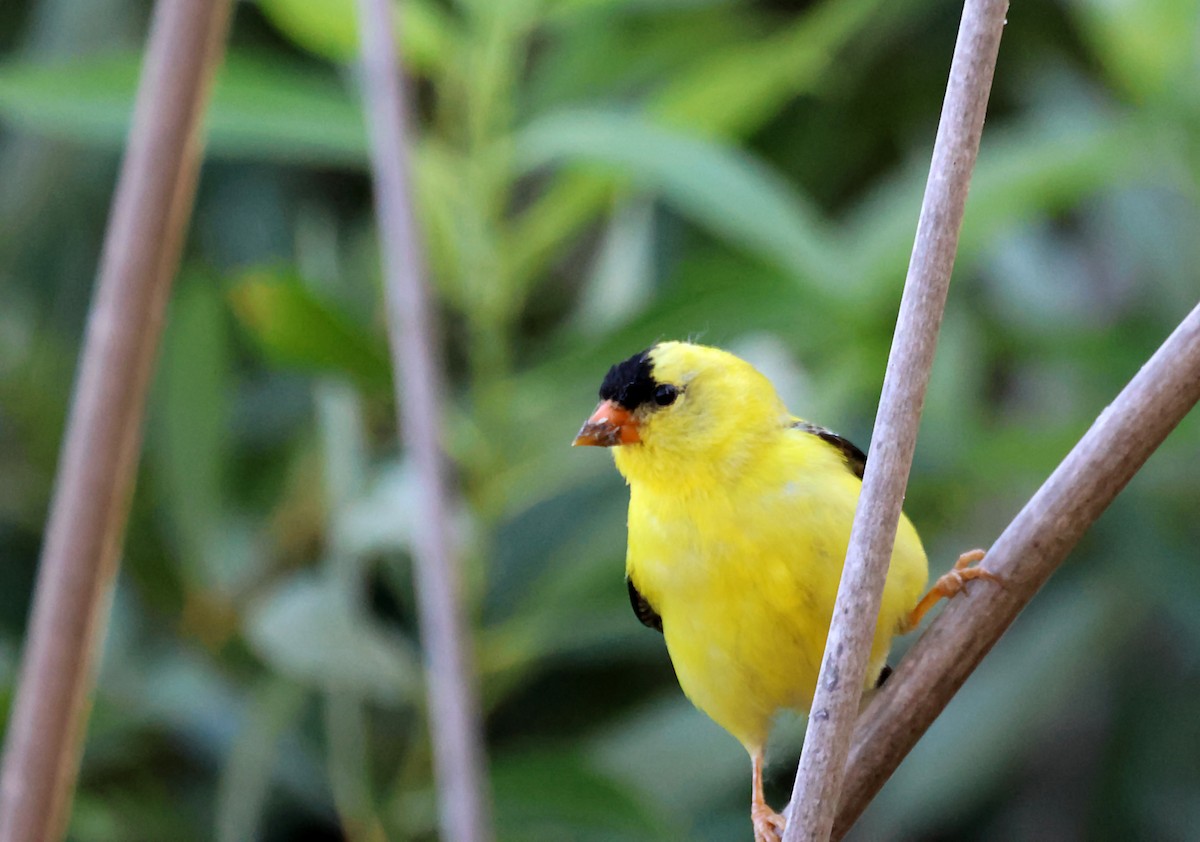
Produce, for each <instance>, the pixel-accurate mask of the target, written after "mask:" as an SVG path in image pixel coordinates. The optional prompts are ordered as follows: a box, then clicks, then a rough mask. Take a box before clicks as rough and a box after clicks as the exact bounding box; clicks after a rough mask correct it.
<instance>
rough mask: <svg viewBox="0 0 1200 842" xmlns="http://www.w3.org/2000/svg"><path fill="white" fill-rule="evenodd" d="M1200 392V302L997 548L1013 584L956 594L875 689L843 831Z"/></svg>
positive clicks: (852, 772)
mask: <svg viewBox="0 0 1200 842" xmlns="http://www.w3.org/2000/svg"><path fill="white" fill-rule="evenodd" d="M1197 401H1200V306H1197V307H1196V309H1194V310H1192V312H1191V313H1190V314H1189V315H1188V317H1187V318H1186V319H1184V321H1183V323H1182V324H1180V326H1179V327H1178V328H1176V329H1175V332H1174V333H1172V334H1171V336H1170V337H1168V339H1167V341H1166V342H1164V343H1163V345H1162V347H1160V348H1159V349H1158V351H1157V352H1155V354H1154V356H1153V357H1151V358H1150V361H1149V362H1147V363H1146V365H1145V366H1143V367H1142V370H1141V371H1139V372H1138V373H1137V375H1136V376H1135V377H1134V378H1133V380H1131V381H1130V382H1129V385H1128V386H1126V387H1125V389H1124V390H1122V392H1121V394H1120V395H1118V396H1117V399H1116V400H1114V401H1113V402H1112V404H1111V405H1110V406H1108V408H1106V409H1105V410H1104V411H1103V412H1102V413H1100V417H1099V418H1097V419H1096V421H1095V423H1094V424H1092V427H1091V429H1089V430H1088V431H1087V433H1086V434H1085V435H1084V437H1083V438H1082V439H1080V441H1079V443H1078V444H1077V445H1075V448H1074V449H1073V450H1072V451H1071V452H1070V453H1069V454H1068V455H1067V458H1066V459H1064V460H1063V462H1062V464H1060V465H1059V466H1058V468H1057V469H1056V470H1055V471H1054V473H1053V474H1051V475H1050V478H1049V479H1047V480H1046V482H1045V484H1044V485H1042V487H1041V488H1040V489H1038V492H1037V493H1036V494H1034V495H1033V498H1032V499H1030V501H1029V502H1028V503H1026V504H1025V507H1024V508H1023V509H1021V511H1020V513H1019V514H1018V515H1017V516H1016V518H1015V519H1014V520H1013V522H1012V523H1011V524H1009V526H1008V528H1007V529H1005V530H1004V532H1003V533H1002V534H1001V535H1000V537H999V538H998V539H996V543H995V544H993V545H992V548H991V549H990V550H988V554H987V558H986V559H985V560H984V566H986V567H987V568H988V570H990V571H991V572H993V573H995V574H997V575H999V576H1000V577H1001V578H1003V579H1004V581H1005V587H1003V588H1001V587H998V586H995V585H984V584H982V583H981V584H980V585H979V586H978V587H975V588H973V589H972V591H971V594H970V597H969V598H963V597H959V598H957V599H955V600H954V601H952V602H950V603H949V604H948V605H947V606H946V608H945V610H944V611H942V613H941V615H940V616H939V617H938V618H937V619H936V620H935V621H934V622H933V624H932V625H931V626H930V627H929V629H928V630H927V631H926V632H925V634H924V635H922V637H921V639H920V640H918V641H917V643H916V644H915V645H914V646H913V648H912V649H911V650H909V653H908V655H907V656H906V657H905V658H904V660H903V661H902V662H901V663H900V666H899V667H898V668H897V669H896V671H895V673H893V674H892V676H891V678H889V679H888V682H887V684H886V685H884V688H883V689H882V690H881V691H880V692H879V693H878V694H876V696H875V698H874V699H873V700H872V701H871V704H870V705H869V706H868V707H867V709H866V711H864V713H863V716H862V718H861V720H860V722H859V725H858V727H857V729H856V730H855V732H854V744H853V746H852V748H851V751H850V760H849V766H848V770H847V774H846V786H845V790H844V791H843V795H842V801H841V803H840V805H839V807H838V815H837V822H836V824H835V828H834V837H835V838H839V839H840V838H841V837H842V836H844V835H845V833H846V832H847V831H848V830H849V829H850V826H851V825H852V824H854V822H855V821H856V820H857V819H858V817H859V816H860V815H861V814H862V811H863V810H864V809H865V808H866V806H867V804H868V803H869V802H870V800H871V799H872V798H874V797H875V793H877V792H878V791H879V789H880V787H882V786H883V784H884V782H885V781H886V780H887V779H888V778H889V777H891V774H892V772H894V771H895V770H896V767H897V766H899V765H900V761H901V760H903V759H904V757H905V756H906V755H907V754H908V752H909V751H911V750H912V747H913V746H914V745H916V742H917V740H918V739H920V738H921V735H922V734H924V733H925V731H926V730H928V728H929V726H930V724H932V722H933V720H934V719H936V718H937V716H938V714H940V713H941V712H942V711H943V710H944V709H945V707H946V705H947V704H948V703H949V701H950V699H951V698H952V697H953V696H954V694H955V693H956V692H958V689H959V688H960V687H961V686H962V685H963V682H964V681H966V680H967V677H968V676H969V675H970V674H971V673H972V672H973V671H974V669H975V667H976V666H978V664H979V662H980V660H982V659H983V656H984V655H986V654H987V653H988V651H989V650H990V649H991V648H992V646H993V645H994V644H995V643H996V641H997V640H999V639H1000V635H1002V634H1003V633H1004V630H1005V629H1007V628H1008V626H1009V625H1010V624H1011V623H1012V621H1013V620H1014V619H1016V616H1017V614H1018V613H1020V611H1021V609H1022V608H1024V607H1025V605H1026V603H1028V602H1029V600H1030V599H1032V598H1033V595H1034V594H1035V593H1036V592H1037V591H1038V589H1039V588H1041V586H1042V585H1043V584H1045V582H1046V580H1047V579H1049V578H1050V574H1051V573H1053V572H1054V570H1055V569H1056V568H1057V567H1058V565H1059V564H1060V563H1061V562H1062V560H1063V559H1064V558H1066V555H1067V553H1068V552H1069V551H1070V550H1071V548H1072V547H1074V546H1075V544H1076V543H1078V541H1079V539H1080V538H1081V537H1082V536H1083V533H1084V532H1085V531H1086V530H1087V529H1088V527H1090V526H1091V525H1092V524H1093V523H1094V522H1095V521H1096V519H1097V518H1098V517H1099V516H1100V514H1101V513H1102V512H1103V511H1104V510H1105V509H1106V508H1107V507H1108V505H1109V503H1111V502H1112V501H1113V498H1115V497H1116V496H1117V494H1118V493H1119V492H1120V491H1121V489H1122V488H1124V487H1125V484H1126V483H1127V482H1129V480H1130V478H1131V477H1132V476H1133V475H1134V474H1135V473H1137V471H1138V469H1139V468H1141V466H1142V465H1143V464H1145V462H1146V460H1147V459H1148V458H1149V457H1150V454H1151V453H1153V452H1154V451H1155V450H1156V449H1157V448H1158V446H1159V445H1160V444H1161V443H1162V441H1163V439H1165V438H1166V437H1167V434H1168V433H1170V432H1171V430H1172V429H1174V428H1175V426H1176V425H1178V424H1179V422H1180V421H1181V420H1183V417H1184V416H1185V415H1187V413H1188V412H1189V411H1190V410H1191V408H1192V407H1193V406H1195V404H1196V402H1197Z"/></svg>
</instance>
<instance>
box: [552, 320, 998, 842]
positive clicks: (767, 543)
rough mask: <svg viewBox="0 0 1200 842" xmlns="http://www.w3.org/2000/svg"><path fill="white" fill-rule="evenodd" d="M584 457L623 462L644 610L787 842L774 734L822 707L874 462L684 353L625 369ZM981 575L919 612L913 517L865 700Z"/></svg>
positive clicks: (920, 557)
mask: <svg viewBox="0 0 1200 842" xmlns="http://www.w3.org/2000/svg"><path fill="white" fill-rule="evenodd" d="M575 444H577V445H596V446H601V447H611V448H613V455H614V458H615V460H616V465H617V469H618V470H619V471H620V472H621V474H622V475H623V476H624V477H625V480H626V482H627V483H628V484H629V548H628V553H627V556H626V581H627V584H628V588H629V597H630V601H631V602H632V604H633V610H634V612H635V613H636V615H637V617H638V619H639V620H641V621H642V623H644V624H645V625H647V626H650V627H651V628H654V629H657V630H659V631H661V632H662V633H663V635H664V636H665V638H666V643H667V650H668V652H669V654H670V657H671V662H672V663H673V664H674V667H675V674H676V676H677V677H678V679H679V684H680V686H681V687H682V688H683V691H684V693H686V694H687V697H688V698H689V699H691V701H692V703H693V704H695V705H696V707H698V708H700V709H701V710H702V711H704V712H705V713H707V714H708V715H709V716H710V717H712V719H713V720H715V721H716V722H717V724H718V725H720V726H721V727H723V728H724V729H725V730H726V731H728V732H729V733H730V734H732V735H733V736H734V737H736V738H737V739H738V740H739V741H740V742H741V743H742V745H743V746H745V748H746V751H747V752H748V753H749V754H750V758H751V766H752V796H751V819H752V821H753V825H754V834H755V839H756V840H758V842H778V840H779V838H780V836H781V834H782V831H783V827H784V819H783V817H782V816H780V815H779V814H777V813H775V812H774V811H773V810H772V809H771V808H770V807H769V806H768V805H767V803H766V801H765V800H764V798H763V791H762V769H763V750H764V746H765V745H766V742H767V732H768V730H769V728H770V723H771V719H772V717H773V716H774V714H775V713H776V712H777V711H779V710H780V709H781V708H795V709H801V710H807V709H808V708H809V706H810V705H811V703H812V698H813V691H814V688H815V686H816V682H817V672H818V670H819V669H820V666H821V657H822V653H823V651H824V648H825V638H826V636H827V634H828V630H829V623H830V618H831V617H832V614H833V604H834V600H835V598H836V596H837V589H838V582H839V579H840V577H841V571H842V562H843V560H844V558H845V556H846V547H847V543H848V541H849V537H850V526H851V523H852V521H853V519H854V509H855V506H856V504H857V503H858V496H859V492H860V490H861V487H862V475H863V467H864V465H865V464H866V457H865V456H864V454H863V452H862V451H861V450H859V449H858V448H857V447H855V446H854V445H853V444H851V443H850V442H848V441H847V440H846V439H844V438H842V437H841V436H839V435H837V434H836V433H833V432H830V431H829V430H826V429H824V428H822V427H818V426H816V425H814V424H810V423H808V422H806V421H803V420H801V419H799V418H797V417H795V416H793V415H792V414H791V413H789V412H788V410H787V408H786V407H785V406H784V405H783V402H782V401H781V400H780V398H779V396H778V395H777V394H776V392H775V389H774V388H773V387H772V385H771V383H770V381H769V380H767V378H766V377H764V376H763V375H762V374H760V373H759V372H758V371H757V370H755V369H754V368H753V367H752V366H751V365H750V364H749V363H747V362H745V361H744V360H741V359H739V358H738V357H735V356H734V355H733V354H730V353H728V352H726V351H722V350H719V349H717V348H710V347H706V346H703V345H695V344H691V343H686V342H662V343H659V344H657V345H655V346H654V347H653V348H650V349H649V350H647V351H645V352H642V353H640V354H635V355H634V356H632V357H630V358H629V359H627V360H625V361H624V362H622V363H619V364H617V365H614V366H613V367H612V368H611V369H610V370H609V372H608V375H607V376H606V377H605V378H604V382H603V384H602V385H601V387H600V405H599V406H598V407H597V408H596V411H595V413H594V414H593V415H592V416H591V418H589V419H588V421H587V423H585V424H584V426H583V429H582V430H581V431H580V432H579V435H578V436H577V437H576V439H575ZM973 560H976V558H975V557H973V556H970V557H969V556H966V555H964V557H963V560H962V561H960V563H959V564H958V565H956V566H955V571H954V572H953V573H951V574H947V576H945V577H943V578H942V580H940V581H939V583H938V586H937V587H935V589H934V590H933V591H931V592H930V593H929V595H928V599H926V600H920V597H921V592H922V590H923V589H924V587H925V584H926V579H927V576H928V566H927V562H926V558H925V551H924V549H922V547H921V539H920V538H919V537H918V536H917V532H916V530H915V529H914V528H913V525H912V524H911V523H910V522H909V520H908V518H907V517H903V516H902V517H901V519H900V524H899V528H898V530H897V533H896V544H895V548H894V550H893V551H892V560H891V566H890V568H889V569H888V575H887V584H886V585H885V586H884V592H883V601H882V605H881V607H880V611H879V620H878V624H877V626H876V629H875V638H874V643H873V646H872V649H871V659H870V667H869V669H868V671H867V680H866V687H870V686H873V685H874V684H875V683H876V681H877V679H878V678H879V677H880V675H881V672H882V671H883V670H884V668H885V659H886V658H887V654H888V649H889V648H890V646H891V640H892V637H893V636H894V635H896V634H900V633H903V632H905V631H908V630H909V629H911V628H913V627H915V626H916V624H917V623H918V622H919V620H920V616H921V614H923V613H924V611H925V610H926V609H927V608H928V607H929V606H930V605H932V604H933V602H935V601H936V600H937V599H938V598H939V597H941V596H950V595H953V593H954V592H956V591H957V590H958V589H960V588H961V586H962V584H963V582H964V581H965V580H967V579H971V578H974V577H975V576H977V575H986V574H984V573H983V571H982V570H980V569H978V568H968V567H967V565H968V564H969V563H970V562H971V561H973ZM919 602H920V605H918V603H919Z"/></svg>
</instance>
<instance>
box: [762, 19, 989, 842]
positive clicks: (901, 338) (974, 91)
mask: <svg viewBox="0 0 1200 842" xmlns="http://www.w3.org/2000/svg"><path fill="white" fill-rule="evenodd" d="M1007 9H1008V2H1007V0H967V2H966V5H965V6H964V8H963V17H962V23H961V26H960V28H959V33H958V42H957V45H956V47H955V51H954V60H953V62H952V64H951V68H950V80H949V84H948V86H947V89H946V99H945V103H944V104H943V107H942V118H941V123H940V124H939V126H938V134H937V140H936V142H935V144H934V150H933V161H932V163H931V166H930V173H929V180H928V183H927V184H926V188H925V200H924V203H923V205H922V207H921V217H920V221H919V222H918V225H917V236H916V242H915V244H914V246H913V254H912V259H911V261H910V263H909V270H908V278H907V280H906V282H905V287H904V297H903V300H902V301H901V304H900V315H899V319H898V321H897V324H896V334H895V337H894V339H893V342H892V352H891V355H890V357H889V359H888V367H887V374H886V376H885V379H884V384H883V394H882V396H881V398H880V405H879V414H878V417H877V420H876V424H875V432H874V435H873V437H872V441H871V459H870V461H869V462H868V464H867V471H866V476H865V477H864V480H863V490H862V497H861V498H860V500H859V505H858V510H857V512H856V513H855V519H854V528H853V530H852V532H851V536H850V547H849V551H848V553H847V557H846V565H845V568H844V570H843V573H842V581H841V585H840V587H839V590H838V599H837V604H836V605H835V607H834V614H833V623H832V626H831V628H830V630H829V638H828V641H827V643H826V648H825V657H824V659H823V661H822V664H821V673H820V678H819V679H818V681H817V689H816V695H815V697H814V699H813V705H812V711H811V714H810V716H809V722H808V731H807V734H806V737H805V741H804V750H803V753H802V754H801V757H800V768H799V772H798V774H797V777H796V784H795V788H794V789H793V793H792V807H791V812H790V817H789V824H788V828H787V832H786V834H785V836H784V840H785V842H800V841H801V840H812V841H813V842H825V840H827V839H828V838H829V835H830V832H831V830H832V827H833V819H834V813H835V810H836V808H837V802H838V797H839V794H840V792H841V786H842V779H843V776H844V774H845V767H846V756H847V753H848V751H849V748H850V736H851V731H852V729H853V726H854V716H855V713H856V710H857V706H858V701H859V697H860V695H861V692H862V686H863V677H864V674H865V672H866V666H867V660H868V658H869V656H870V649H871V642H872V638H873V636H874V629H875V618H876V616H877V615H878V613H879V602H880V597H881V594H882V592H883V583H884V579H885V577H886V575H887V566H888V561H889V560H890V558H891V551H892V545H893V544H894V542H895V537H896V525H897V523H898V521H899V519H900V509H901V504H902V502H903V499H904V489H905V486H906V485H907V482H908V473H909V470H910V468H911V466H912V455H913V449H914V447H915V444H916V437H917V426H918V423H919V421H920V415H921V408H922V405H923V404H924V401H925V388H926V385H927V384H928V382H929V371H930V368H931V366H932V364H933V353H934V348H935V346H936V343H937V333H938V328H939V326H940V324H941V319H942V310H943V308H944V306H945V302H946V294H947V291H948V289H949V284H950V273H951V270H952V268H953V266H954V255H955V252H956V250H957V248H958V233H959V229H960V227H961V225H962V216H963V209H964V207H965V205H966V199H967V189H968V187H969V185H970V178H971V171H972V169H973V168H974V165H975V156H976V154H977V152H978V150H979V138H980V135H981V134H982V131H983V118H984V114H985V112H986V110H987V101H988V94H989V92H990V90H991V84H992V74H993V72H994V70H995V66H996V56H997V54H998V52H999V49H1000V35H1001V33H1002V31H1003V26H1004V15H1005V13H1006V11H1007Z"/></svg>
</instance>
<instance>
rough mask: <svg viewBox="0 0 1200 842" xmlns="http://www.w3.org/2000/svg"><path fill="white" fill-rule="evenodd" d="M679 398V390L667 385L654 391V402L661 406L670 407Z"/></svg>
mask: <svg viewBox="0 0 1200 842" xmlns="http://www.w3.org/2000/svg"><path fill="white" fill-rule="evenodd" d="M677 397H679V390H678V389H676V388H675V387H674V386H672V385H670V384H669V383H665V384H663V385H662V386H659V387H658V388H657V389H655V390H654V402H655V403H656V404H658V405H659V406H670V405H671V404H673V403H675V399H676V398H677Z"/></svg>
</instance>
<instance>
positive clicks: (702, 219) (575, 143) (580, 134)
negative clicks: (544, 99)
mask: <svg viewBox="0 0 1200 842" xmlns="http://www.w3.org/2000/svg"><path fill="white" fill-rule="evenodd" d="M516 144H517V145H516V148H517V156H518V161H519V163H520V164H521V165H522V166H524V167H525V168H526V169H529V170H533V169H537V168H540V167H545V166H549V165H553V164H563V163H567V164H571V163H590V164H599V165H601V166H602V167H604V168H606V169H607V171H608V172H609V173H611V174H613V175H615V176H618V177H624V178H629V179H632V180H634V181H635V183H636V184H637V185H638V187H639V188H640V189H647V188H648V189H653V190H657V191H661V193H662V195H663V198H664V200H665V201H667V202H668V203H670V204H671V205H672V206H673V207H674V208H675V209H676V210H678V211H679V212H680V213H682V214H683V215H685V216H687V217H689V218H691V219H692V220H693V221H695V222H696V223H698V224H700V225H702V226H704V227H706V228H708V229H710V230H711V231H713V232H714V233H716V234H718V235H720V236H723V237H725V238H727V239H729V240H730V241H732V242H734V243H737V244H738V245H740V246H742V247H744V248H747V249H749V250H750V251H752V252H754V253H755V254H758V255H760V256H761V257H763V258H765V259H767V260H769V261H771V262H772V263H774V264H775V265H777V266H780V267H782V268H785V269H787V270H788V271H790V272H792V273H794V274H795V275H797V276H798V277H799V278H801V279H802V280H803V281H804V282H805V283H807V284H809V285H811V286H814V287H821V288H824V289H827V290H829V291H830V292H833V293H837V292H839V291H840V290H841V289H842V286H841V284H839V283H837V280H838V279H839V276H840V274H841V273H840V272H839V271H838V269H837V265H836V263H835V262H834V259H833V256H832V254H831V253H830V251H829V249H828V247H827V246H826V245H825V242H827V241H829V240H830V239H832V233H831V232H830V231H828V230H827V229H826V228H825V226H824V225H823V223H822V221H821V219H820V217H819V216H818V214H817V213H816V212H815V210H814V209H813V208H811V207H809V206H808V204H807V203H806V202H805V201H804V200H803V198H802V197H801V196H800V195H798V194H797V193H795V192H794V191H792V190H791V189H790V188H789V187H788V185H787V184H786V182H785V181H784V180H783V178H782V177H781V176H779V175H778V174H776V173H773V172H771V171H770V170H769V169H767V168H766V167H765V166H764V165H763V164H761V163H760V162H758V161H756V160H755V159H753V158H750V157H749V156H747V155H746V154H744V153H742V152H740V151H739V150H736V149H733V148H730V147H727V146H723V145H720V144H718V143H716V142H714V141H710V140H704V139H701V138H696V137H690V136H688V135H684V134H681V133H679V132H675V131H671V130H668V129H665V128H662V127H659V126H656V125H654V124H653V123H651V122H649V121H648V120H646V119H644V118H642V117H639V116H637V115H634V114H622V113H618V112H604V111H565V112H560V113H558V114H554V115H551V116H548V117H544V118H542V119H540V120H537V121H535V122H534V123H533V124H532V125H531V126H529V127H528V128H526V129H525V130H524V131H523V132H522V133H521V134H520V135H518V137H517V142H516Z"/></svg>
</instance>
